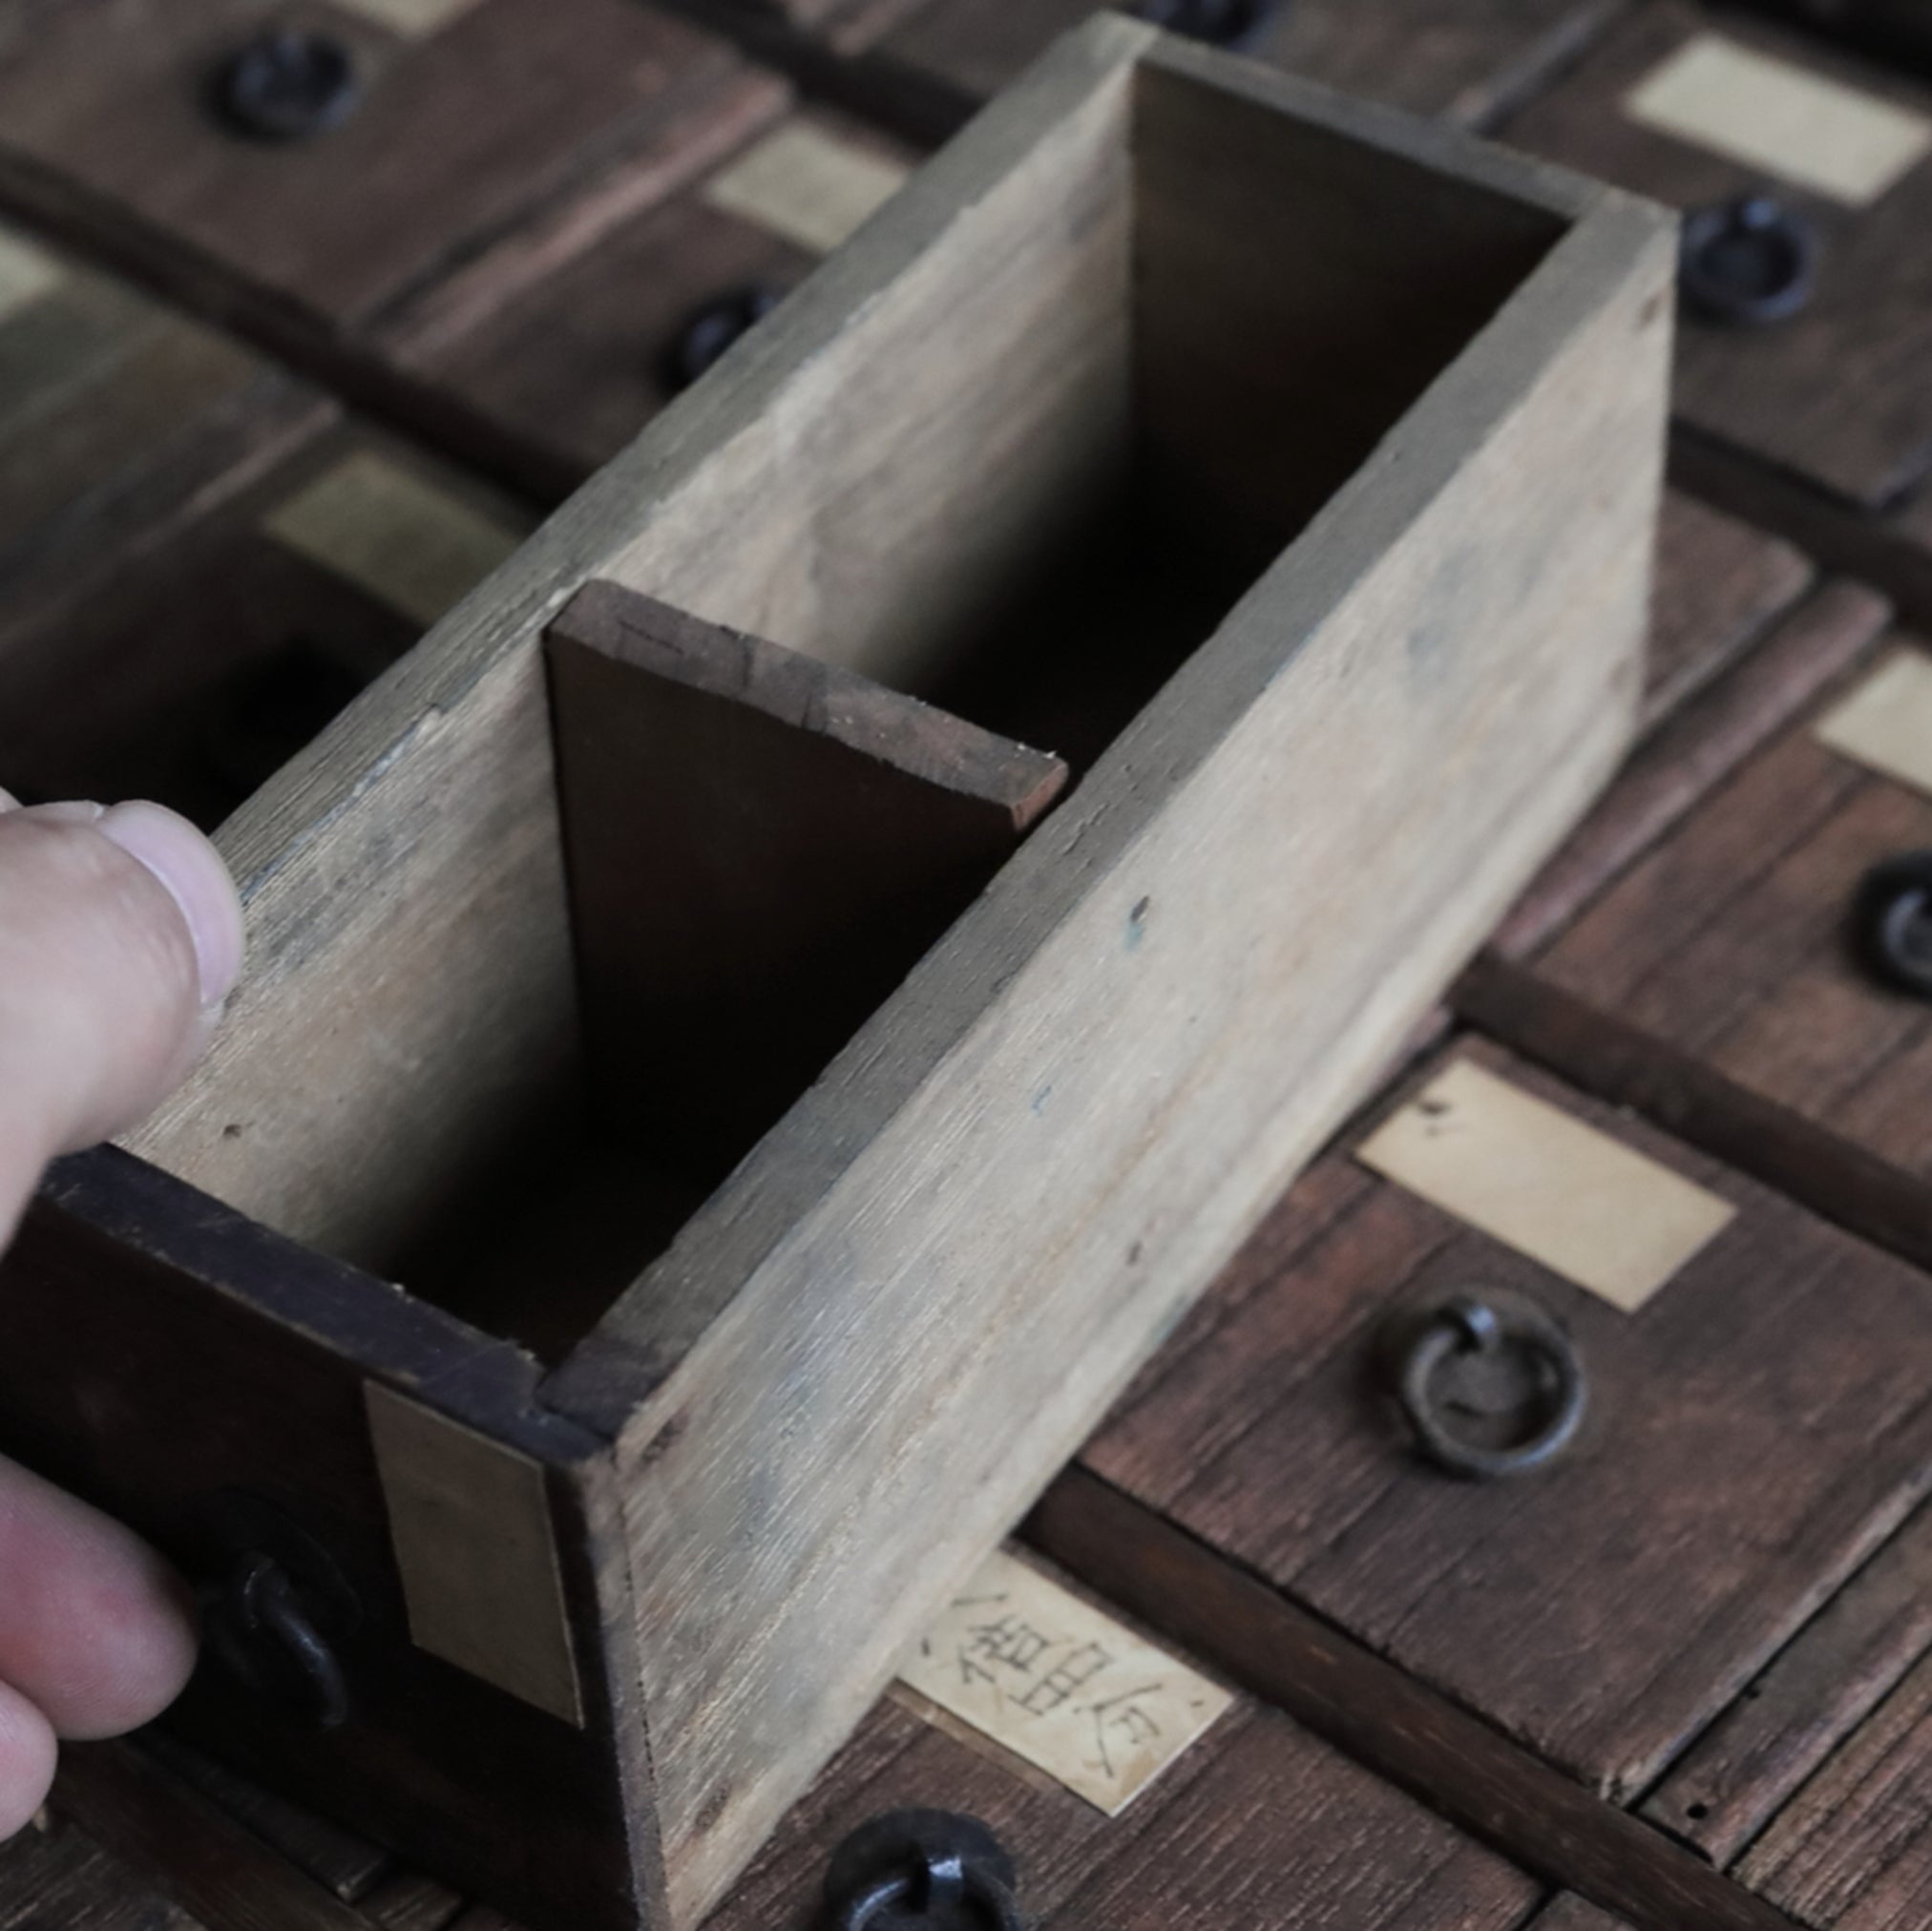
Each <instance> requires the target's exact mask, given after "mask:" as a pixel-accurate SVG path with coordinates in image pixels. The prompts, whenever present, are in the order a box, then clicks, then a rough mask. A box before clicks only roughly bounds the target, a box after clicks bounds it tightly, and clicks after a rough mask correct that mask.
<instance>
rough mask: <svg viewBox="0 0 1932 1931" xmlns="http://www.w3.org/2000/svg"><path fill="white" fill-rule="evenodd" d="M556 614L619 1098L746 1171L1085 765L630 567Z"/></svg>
mask: <svg viewBox="0 0 1932 1931" xmlns="http://www.w3.org/2000/svg"><path fill="white" fill-rule="evenodd" d="M548 636H549V661H550V677H551V704H552V718H553V729H554V731H555V734H556V740H557V763H558V786H559V791H560V795H561V798H562V805H563V817H564V840H565V850H566V853H567V860H568V869H569V876H570V887H571V907H572V918H573V923H574V926H575V931H576V935H577V947H578V972H579V976H580V978H581V983H582V987H583V999H584V1009H585V1019H586V1025H587V1027H588V1029H589V1033H590V1038H591V1041H592V1047H591V1055H590V1057H591V1060H592V1063H593V1065H594V1067H595V1068H596V1074H595V1078H596V1080H597V1082H598V1087H599V1094H600V1097H601V1100H602V1103H603V1105H604V1107H605V1109H606V1110H607V1111H608V1112H609V1113H610V1114H611V1116H612V1117H613V1118H614V1119H615V1120H617V1121H619V1122H620V1123H622V1124H624V1125H625V1126H627V1127H630V1128H632V1129H633V1130H635V1131H638V1132H640V1133H641V1135H642V1136H643V1137H644V1139H645V1140H646V1141H647V1142H648V1143H649V1144H654V1145H657V1146H658V1147H659V1148H660V1149H661V1150H662V1151H663V1152H665V1153H667V1154H672V1155H676V1156H678V1157H681V1158H683V1159H685V1160H690V1159H693V1158H695V1159H697V1160H698V1161H699V1162H700V1163H701V1164H703V1163H704V1162H705V1161H706V1159H707V1157H708V1158H710V1159H713V1160H722V1162H723V1165H720V1166H719V1167H718V1168H717V1173H718V1174H722V1172H723V1170H724V1168H725V1166H728V1165H730V1164H732V1163H734V1162H735V1161H736V1160H737V1159H738V1158H739V1157H740V1156H742V1154H743V1153H744V1151H745V1150H746V1147H747V1146H749V1145H750V1144H752V1143H753V1142H754V1141H755V1140H756V1139H757V1138H758V1136H759V1135H760V1134H761V1133H763V1132H764V1131H765V1130H766V1129H767V1127H768V1126H770V1125H771V1123H773V1122H774V1121H775V1120H777V1119H778V1118H779V1116H780V1115H781V1114H782V1113H783V1112H784V1110H785V1109H786V1108H787V1107H788V1105H790V1104H791V1102H793V1101H794V1100H795V1099H796V1098H797V1096H798V1094H799V1093H800V1092H802V1091H803V1090H804V1089H805V1087H806V1086H808V1085H809V1084H810V1082H811V1081H812V1080H813V1079H815V1078H816V1077H817V1075H818V1073H819V1072H820V1071H821V1070H822V1069H823V1067H824V1066H825V1065H826V1063H827V1062H828V1061H829V1060H830V1058H831V1057H832V1055H833V1054H834V1053H836V1052H837V1050H838V1049H839V1047H840V1046H842V1045H843V1044H844V1043H845V1041H846V1040H847V1039H849V1038H850V1037H851V1034H852V1033H853V1032H854V1031H856V1030H857V1028H858V1026H859V1024H860V1023H861V1022H862V1021H863V1020H864V1019H865V1018H866V1017H867V1016H868V1015H869V1014H870V1013H871V1012H872V1010H873V1008H874V1007H876V1006H877V1005H878V1003H879V1002H880V1001H881V1000H882V999H883V998H884V997H885V996H886V994H887V993H889V992H890V991H891V990H892V989H893V986H895V985H896V984H897V983H898V982H899V980H900V979H902V978H903V977H904V976H905V975H906V973H907V972H908V971H910V970H911V968H912V966H913V965H914V963H915V962H916V960H917V959H918V958H919V956H920V955H921V954H922V953H924V952H925V950H926V949H927V947H928V946H930V945H931V944H932V942H933V941H934V940H935V938H937V937H938V935H939V934H940V933H941V932H943V931H944V930H945V928H946V927H947V926H948V925H949V924H951V923H952V921H953V919H954V918H956V916H957V915H958V913H959V912H960V911H961V910H962V909H963V908H964V907H965V906H966V905H967V904H968V903H969V902H970V901H971V900H972V898H973V897H974V896H975V894H976V893H977V892H978V891H979V890H980V889H981V888H982V887H983V886H984V885H985V883H986V881H987V880H988V879H989V878H990V877H991V876H992V875H993V873H994V871H997V870H998V867H999V865H1000V864H1002V863H1003V862H1004V860H1005V859H1006V858H1007V857H1008V856H1009V855H1010V854H1011V852H1012V850H1013V849H1014V847H1015V846H1016V845H1017V844H1018V843H1019V840H1020V839H1021V838H1023V837H1024V836H1025V834H1026V832H1027V831H1028V830H1029V829H1031V828H1032V827H1033V825H1034V824H1035V823H1036V822H1037V821H1038V820H1039V818H1040V814H1041V813H1042V812H1043V811H1045V810H1046V809H1047V808H1048V807H1049V806H1050V805H1051V804H1052V802H1053V800H1054V799H1055V798H1056V797H1057V796H1058V795H1059V793H1060V791H1061V787H1063V785H1064V784H1065V782H1066V777H1067V770H1066V766H1064V765H1063V764H1061V762H1060V760H1059V759H1057V758H1053V757H1049V756H1047V755H1045V754H1044V753H1041V752H1038V751H1032V750H1028V749H1026V748H1025V747H1023V746H1021V745H1015V744H1012V743H1010V742H1009V741H1007V740H1005V739H1002V738H997V737H995V736H994V735H993V734H992V733H991V732H987V731H982V730H980V729H979V728H978V727H977V725H973V724H965V723H964V722H962V721H961V720H959V719H957V718H954V717H951V716H948V715H947V714H946V713H945V712H943V711H939V710H935V709H934V708H933V707H931V706H930V705H927V704H923V703H919V702H918V701H917V700H916V699H914V698H909V697H905V696H902V695H901V694H900V693H898V692H896V691H893V690H889V689H887V688H886V687H885V686H884V685H882V684H877V683H874V682H872V681H871V680H870V679H867V678H864V677H861V676H860V675H858V674H857V673H856V672H853V671H850V670H846V669H843V668H841V667H839V666H837V665H833V664H829V663H821V662H818V661H815V660H813V659H810V658H807V657H803V656H800V655H799V654H797V653H795V652H793V651H788V650H787V649H785V648H783V647H782V646H781V645H778V644H773V643H767V642H765V641H764V640H761V639H758V638H753V637H746V636H745V635H743V634H741V633H739V632H736V631H730V630H726V629H725V628H723V627H722V626H719V625H715V624H709V623H704V622H702V621H700V620H699V619H695V618H692V617H689V616H686V615H685V614H684V613H683V612H680V611H675V610H672V609H669V608H668V607H666V606H665V605H663V604H661V603H658V602H656V601H654V600H653V599H651V598H645V597H641V596H639V595H637V594H636V593H634V592H631V591H626V590H623V589H621V588H620V587H619V586H618V585H616V584H611V583H593V584H591V585H589V586H588V587H586V588H585V589H584V590H582V591H580V592H579V593H578V596H577V597H576V598H574V599H573V600H572V601H571V602H570V604H569V605H567V606H566V607H565V609H564V610H563V611H562V613H561V614H560V615H559V616H558V617H557V619H555V620H554V621H553V622H552V624H551V626H550V630H549V633H548ZM710 1177H711V1178H716V1177H717V1174H713V1175H711V1176H710Z"/></svg>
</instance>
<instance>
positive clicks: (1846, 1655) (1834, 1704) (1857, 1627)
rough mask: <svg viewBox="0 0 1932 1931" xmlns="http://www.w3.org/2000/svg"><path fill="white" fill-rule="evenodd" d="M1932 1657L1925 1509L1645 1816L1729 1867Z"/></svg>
mask: <svg viewBox="0 0 1932 1931" xmlns="http://www.w3.org/2000/svg"><path fill="white" fill-rule="evenodd" d="M1928 1649H1932V1514H1928V1513H1927V1511H1925V1510H1923V1509H1921V1510H1920V1511H1919V1513H1918V1514H1917V1515H1915V1516H1914V1517H1913V1518H1912V1520H1911V1521H1910V1522H1908V1523H1907V1524H1906V1525H1905V1527H1904V1528H1902V1529H1901V1530H1900V1532H1899V1534H1898V1535H1897V1536H1895V1537H1894V1538H1893V1539H1892V1541H1891V1542H1890V1543H1887V1544H1886V1545H1885V1547H1884V1548H1882V1549H1881V1550H1880V1552H1879V1554H1878V1555H1876V1556H1875V1557H1874V1558H1873V1559H1872V1560H1871V1561H1870V1562H1869V1563H1867V1564H1865V1566H1864V1567H1863V1568H1862V1569H1861V1570H1859V1573H1858V1575H1857V1576H1855V1577H1854V1578H1853V1579H1852V1581H1851V1582H1850V1583H1848V1584H1847V1585H1845V1587H1844V1589H1843V1590H1841V1591H1840V1592H1839V1594H1838V1596H1837V1597H1835V1598H1834V1599H1833V1600H1832V1602H1831V1603H1830V1604H1828V1605H1827V1606H1826V1607H1825V1608H1824V1609H1823V1610H1822V1611H1820V1613H1819V1614H1818V1615H1817V1617H1815V1618H1814V1619H1813V1620H1812V1622H1810V1623H1809V1624H1808V1625H1806V1627H1805V1628H1804V1629H1803V1631H1802V1632H1801V1633H1800V1634H1799V1635H1798V1636H1797V1638H1796V1640H1795V1641H1794V1642H1793V1643H1792V1644H1791V1645H1790V1647H1789V1648H1786V1649H1785V1650H1784V1651H1783V1653H1782V1654H1781V1655H1779V1656H1778V1657H1777V1659H1776V1660H1775V1662H1774V1663H1773V1664H1772V1666H1771V1667H1770V1669H1767V1670H1766V1671H1765V1673H1764V1674H1763V1676H1761V1677H1760V1678H1759V1679H1758V1680H1757V1681H1756V1682H1755V1683H1754V1684H1752V1685H1751V1686H1750V1688H1749V1689H1748V1690H1746V1691H1745V1692H1744V1695H1743V1697H1742V1699H1741V1700H1740V1701H1739V1702H1737V1703H1736V1704H1734V1705H1733V1707H1732V1708H1731V1709H1730V1710H1728V1711H1726V1712H1725V1713H1724V1715H1723V1717H1722V1718H1720V1719H1719V1721H1718V1722H1717V1723H1716V1724H1715V1725H1713V1726H1712V1729H1710V1730H1709V1731H1707V1732H1705V1733H1704V1734H1703V1735H1702V1736H1700V1737H1699V1738H1698V1739H1697V1742H1696V1743H1695V1745H1693V1746H1692V1748H1691V1750H1690V1751H1689V1752H1688V1753H1686V1754H1685V1755H1684V1756H1683V1757H1682V1758H1681V1759H1680V1760H1679V1761H1678V1762H1677V1763H1676V1764H1675V1765H1674V1766H1673V1767H1672V1769H1671V1772H1670V1775H1669V1776H1668V1777H1667V1778H1666V1779H1665V1780H1664V1782H1663V1784H1662V1785H1661V1786H1660V1787H1659V1788H1658V1789H1657V1790H1655V1791H1653V1792H1652V1793H1651V1794H1650V1795H1649V1796H1648V1797H1647V1798H1646V1799H1645V1801H1644V1805H1643V1814H1644V1816H1647V1817H1649V1819H1650V1820H1651V1821H1652V1822H1653V1823H1656V1824H1659V1825H1661V1826H1663V1827H1664V1828H1665V1829H1667V1830H1670V1831H1672V1832H1674V1833H1675V1834H1676V1835H1677V1836H1679V1837H1683V1838H1684V1839H1685V1840H1686V1842H1688V1843H1691V1844H1693V1845H1695V1846H1696V1848H1697V1849H1698V1850H1700V1851H1702V1852H1703V1853H1704V1854H1705V1855H1706V1856H1707V1857H1709V1858H1711V1859H1712V1861H1713V1862H1714V1863H1716V1864H1719V1865H1720V1866H1721V1865H1727V1864H1729V1863H1730V1862H1731V1861H1732V1859H1733V1858H1735V1857H1736V1855H1737V1854H1738V1852H1739V1851H1741V1850H1742V1849H1744V1847H1745V1846H1746V1845H1747V1844H1748V1843H1750V1841H1751V1840H1752V1839H1753V1838H1754V1837H1756V1836H1757V1835H1758V1833H1759V1832H1760V1831H1761V1830H1762V1829H1763V1828H1764V1826H1765V1824H1766V1823H1767V1822H1769V1821H1770V1819H1771V1818H1772V1816H1774V1815H1775V1813H1776V1812H1777V1811H1778V1810H1780V1809H1781V1808H1782V1807H1783V1805H1784V1804H1785V1802H1786V1801H1787V1800H1788V1799H1789V1798H1791V1797H1792V1796H1793V1795H1796V1792H1797V1791H1798V1789H1799V1788H1800V1786H1801V1785H1802V1784H1803V1783H1804V1782H1805V1780H1806V1778H1808V1777H1809V1776H1810V1775H1811V1774H1812V1773H1813V1772H1814V1771H1816V1770H1817V1768H1818V1766H1819V1765H1820V1764H1821V1763H1822V1762H1823V1761H1824V1759H1825V1757H1826V1755H1827V1754H1828V1753H1830V1751H1831V1750H1832V1748H1833V1747H1834V1746H1835V1745H1836V1744H1838V1743H1839V1742H1840V1741H1842V1740H1843V1739H1844V1737H1845V1736H1846V1735H1847V1733H1848V1732H1850V1731H1851V1730H1852V1728H1853V1727H1854V1726H1855V1725H1856V1724H1858V1723H1859V1722H1860V1721H1861V1720H1862V1719H1863V1718H1864V1717H1865V1716H1867V1715H1868V1714H1869V1713H1870V1712H1871V1711H1872V1710H1873V1708H1874V1707H1875V1706H1876V1705H1877V1704H1878V1702H1879V1701H1880V1698H1881V1697H1882V1696H1884V1695H1885V1694H1886V1693H1887V1692H1888V1691H1889V1690H1891V1689H1892V1688H1893V1686H1894V1685H1896V1684H1897V1683H1898V1682H1899V1681H1900V1679H1901V1677H1902V1676H1903V1675H1904V1674H1905V1672H1906V1670H1907V1669H1910V1668H1911V1667H1912V1666H1913V1665H1915V1664H1916V1663H1918V1662H1919V1660H1920V1659H1921V1658H1922V1657H1923V1656H1924V1655H1925V1653H1926V1652H1927V1650H1928Z"/></svg>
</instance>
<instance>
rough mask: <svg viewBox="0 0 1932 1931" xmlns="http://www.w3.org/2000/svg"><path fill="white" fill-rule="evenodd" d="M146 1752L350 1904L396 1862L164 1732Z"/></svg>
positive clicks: (148, 1739) (147, 1743)
mask: <svg viewBox="0 0 1932 1931" xmlns="http://www.w3.org/2000/svg"><path fill="white" fill-rule="evenodd" d="M141 1749H142V1751H143V1753H145V1754H146V1755H147V1756H148V1758H149V1759H150V1760H151V1761H153V1762H154V1763H155V1764H157V1765H158V1767H159V1768H160V1769H161V1770H162V1771H164V1772H165V1773H166V1774H168V1775H169V1776H170V1777H172V1778H173V1779H174V1780H175V1781H176V1782H178V1783H179V1784H182V1785H184V1786H185V1787H186V1788H187V1789H189V1790H193V1791H198V1792H199V1793H200V1795H202V1796H204V1797H206V1798H208V1799H209V1800H210V1801H211V1802H213V1803H215V1804H217V1805H219V1806H220V1808H221V1810H223V1811H225V1812H226V1813H227V1814H228V1816H231V1817H233V1818H234V1819H235V1820H236V1822H238V1823H240V1824H242V1826H244V1827H245V1828H246V1829H247V1830H249V1831H251V1832H252V1833H253V1834H254V1835H255V1836H256V1837H260V1838H261V1839H262V1841H263V1843H264V1844H266V1845H267V1846H268V1848H269V1849H270V1850H272V1851H274V1852H275V1853H277V1855H279V1856H281V1857H283V1858H286V1859H287V1860H288V1861H289V1862H290V1863H291V1864H293V1865H294V1866H295V1867H296V1869H297V1870H299V1871H301V1872H303V1873H305V1875H306V1876H308V1877H310V1878H312V1879H315V1881H316V1882H317V1883H319V1884H322V1885H324V1886H325V1887H326V1888H327V1889H328V1890H330V1891H333V1892H334V1893H335V1895H336V1896H337V1897H338V1898H341V1899H342V1900H344V1901H345V1902H352V1901H353V1900H356V1899H358V1898H361V1897H363V1896H364V1895H365V1894H366V1893H367V1892H368V1890H369V1888H370V1886H371V1885H373V1884H374V1883H375V1881H376V1879H378V1878H380V1877H381V1876H382V1875H383V1874H384V1873H385V1872H386V1871H387V1870H388V1869H389V1866H390V1864H391V1863H392V1862H393V1859H392V1858H391V1857H390V1854H389V1852H388V1851H385V1850H383V1849H381V1848H380V1847H379V1846H378V1845H376V1844H373V1843H371V1842H369V1840H368V1838H367V1837H357V1836H356V1835H355V1834H354V1833H353V1832H351V1831H346V1830H343V1829H342V1828H341V1827H340V1826H339V1825H336V1824H332V1823H330V1822H328V1821H327V1819H326V1818H325V1817H320V1816H317V1815H316V1814H315V1813H314V1812H313V1811H310V1810H305V1809H303V1808H302V1806H300V1805H299V1804H292V1803H290V1802H289V1801H288V1800H287V1799H286V1798H285V1797H279V1796H277V1795H275V1794H274V1793H273V1792H271V1791H266V1790H263V1788H262V1786H261V1785H260V1784H256V1783H251V1782H250V1781H249V1780H248V1778H246V1777H244V1776H239V1775H237V1774H236V1773H235V1772H234V1771H232V1770H230V1769H229V1768H228V1767H227V1766H226V1765H225V1764H222V1763H218V1762H217V1761H216V1760H215V1759H214V1758H213V1757H210V1756H206V1755H203V1754H202V1753H201V1752H200V1751H198V1750H191V1749H190V1748H189V1747H188V1745H186V1744H185V1743H183V1742H181V1741H180V1739H179V1737H174V1736H170V1735H168V1734H167V1732H164V1731H158V1730H157V1731H150V1732H147V1733H146V1734H144V1735H143V1736H142V1738H141Z"/></svg>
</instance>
